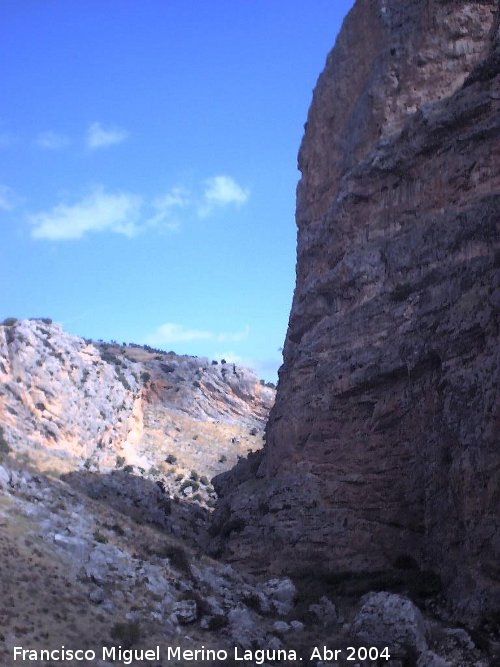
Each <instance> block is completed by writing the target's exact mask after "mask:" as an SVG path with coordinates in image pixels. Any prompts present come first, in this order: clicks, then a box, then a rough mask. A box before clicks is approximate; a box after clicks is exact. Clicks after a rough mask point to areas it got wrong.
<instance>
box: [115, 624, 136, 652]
mask: <svg viewBox="0 0 500 667" xmlns="http://www.w3.org/2000/svg"><path fill="white" fill-rule="evenodd" d="M141 635H142V633H141V626H140V625H139V623H137V621H123V622H121V623H115V624H114V625H113V627H112V628H111V638H112V639H114V640H116V641H117V642H119V644H121V646H123V648H130V647H131V646H134V644H137V643H138V642H139V640H140V639H141Z"/></svg>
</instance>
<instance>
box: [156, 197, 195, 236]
mask: <svg viewBox="0 0 500 667" xmlns="http://www.w3.org/2000/svg"><path fill="white" fill-rule="evenodd" d="M190 204H191V199H190V194H189V192H188V191H187V190H184V189H183V188H172V190H170V192H167V194H165V195H162V196H161V197H156V199H153V201H152V202H151V208H152V210H153V213H152V215H151V216H150V217H149V219H148V220H147V223H146V224H147V225H148V226H151V227H162V228H163V229H168V230H171V231H175V230H177V229H179V227H180V225H181V222H180V219H179V211H180V210H181V209H186V208H188V207H189V206H190Z"/></svg>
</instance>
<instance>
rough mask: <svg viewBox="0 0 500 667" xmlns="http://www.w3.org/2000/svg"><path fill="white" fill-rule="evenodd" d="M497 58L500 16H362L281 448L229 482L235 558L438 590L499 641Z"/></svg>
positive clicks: (311, 132) (433, 9) (336, 57)
mask: <svg viewBox="0 0 500 667" xmlns="http://www.w3.org/2000/svg"><path fill="white" fill-rule="evenodd" d="M499 53H500V32H499V8H498V3H497V2H493V1H484V2H483V1H482V2H467V1H464V0H461V1H459V2H442V1H437V0H434V1H424V0H412V1H411V2H405V3H401V2H396V1H395V0H358V2H356V4H355V6H354V8H353V10H352V11H351V13H350V14H349V16H348V17H347V19H346V21H345V23H344V26H343V29H342V31H341V33H340V35H339V37H338V39H337V43H336V46H335V48H334V49H333V51H332V52H331V53H330V55H329V56H328V60H327V64H326V67H325V70H324V72H323V73H322V75H321V76H320V78H319V81H318V84H317V86H316V89H315V92H314V97H313V102H312V106H311V109H310V112H309V116H308V122H307V125H306V131H305V136H304V140H303V143H302V147H301V150H300V154H299V167H300V169H301V172H302V178H301V181H300V184H299V187H298V193H297V225H298V259H297V283H296V289H295V294H294V300H293V305H292V311H291V315H290V322H289V328H288V333H287V338H286V343H285V348H284V365H283V367H282V369H281V371H280V380H279V385H278V392H277V399H276V403H275V406H274V408H273V409H272V411H271V415H270V420H269V423H268V427H267V442H266V445H265V448H264V450H263V452H260V453H256V454H254V455H252V456H250V457H249V458H248V459H247V460H245V461H242V462H240V464H238V465H237V466H236V468H235V470H234V471H231V472H228V473H224V474H223V475H221V476H220V477H218V478H216V480H215V486H216V488H217V490H218V492H219V495H220V496H221V497H222V501H219V504H218V510H217V513H216V516H215V523H214V525H215V530H214V532H216V530H217V527H218V526H219V527H220V529H221V530H222V531H224V526H226V525H228V523H231V522H233V523H237V524H238V525H239V526H240V529H239V530H238V532H237V533H236V532H234V533H231V534H230V536H229V539H227V538H226V537H224V539H218V538H217V536H216V537H215V538H214V550H218V552H219V553H222V554H223V555H224V556H225V557H226V558H227V559H229V560H230V561H231V562H234V563H241V564H244V565H245V566H247V567H250V568H252V569H254V570H258V569H259V568H260V569H267V568H271V569H274V571H276V572H278V571H288V572H293V571H295V572H299V573H300V572H302V573H303V574H305V575H307V574H308V573H310V572H315V573H317V575H318V576H322V577H324V578H325V580H329V581H335V582H337V584H338V585H339V586H341V585H349V584H348V582H351V583H350V585H353V583H355V585H356V586H360V587H361V588H362V587H363V586H365V587H366V590H369V589H370V587H371V586H373V583H374V581H377V586H378V587H384V586H385V587H387V586H392V587H402V588H406V589H407V590H409V588H411V586H412V585H413V584H412V581H414V580H415V579H419V580H421V581H427V582H428V584H429V586H430V587H431V588H434V589H435V592H436V591H437V590H439V591H440V592H442V593H446V596H447V600H448V602H449V603H450V604H451V610H452V612H451V613H452V614H454V615H455V618H458V619H461V620H462V622H464V623H466V624H468V625H469V626H475V627H478V628H479V627H483V626H485V625H488V626H489V627H491V625H492V624H493V626H494V627H496V628H497V630H496V632H498V614H499V612H500V576H499V570H498V563H499V562H500V495H499V494H500V491H499V489H500V485H499V470H500V468H499V449H498V426H499V424H500V400H499V392H498V383H499V380H500V346H499V344H498V343H499V325H500V322H499V309H500V268H499V257H500V241H499V239H500V228H499V220H500V166H499V165H500V159H499V158H500V70H499V63H500V61H499ZM257 545H258V547H257ZM276 554H279V557H278V558H277V557H276ZM283 563H285V564H286V565H285V566H283ZM363 581H364V584H363V583H361V582H363ZM346 582H347V583H346ZM495 619H496V620H495ZM491 641H493V643H494V641H495V640H493V638H492V639H491ZM496 641H498V640H496ZM436 664H438V663H436Z"/></svg>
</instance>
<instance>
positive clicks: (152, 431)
mask: <svg viewBox="0 0 500 667" xmlns="http://www.w3.org/2000/svg"><path fill="white" fill-rule="evenodd" d="M6 322H7V324H5V323H4V324H3V325H0V458H1V456H2V455H3V454H4V453H5V451H6V450H7V449H8V448H10V449H11V450H12V451H11V454H12V457H14V458H16V459H17V460H18V461H21V462H26V463H30V464H31V465H32V466H33V467H34V468H36V469H38V470H43V471H51V472H58V473H66V472H71V471H78V470H82V469H83V470H84V471H88V472H89V473H94V475H95V473H105V474H107V473H109V472H110V471H114V470H115V469H116V468H123V467H125V466H127V470H129V471H133V472H134V473H135V474H136V475H139V476H142V477H144V476H145V477H147V478H149V479H153V480H155V481H157V482H159V483H161V484H162V485H163V487H164V488H165V490H166V491H167V492H169V493H171V495H177V494H179V495H180V496H181V497H188V496H189V498H191V497H194V498H197V502H198V501H199V502H207V503H208V504H211V503H212V502H213V496H214V494H213V489H212V487H211V486H210V485H209V483H208V480H206V483H203V484H201V483H200V482H199V481H198V479H197V475H198V478H201V477H202V478H204V480H205V478H210V477H212V476H213V475H214V474H216V473H220V472H221V471H223V470H225V469H226V468H227V467H228V466H231V465H233V464H234V463H235V462H236V460H237V457H238V456H241V455H243V454H246V453H247V452H248V450H256V449H259V448H260V447H261V446H262V433H263V428H264V423H265V420H266V418H267V415H268V413H269V409H270V407H271V404H272V402H273V400H274V394H275V392H274V390H273V389H271V388H269V387H265V386H262V385H261V384H260V382H259V380H258V378H257V377H256V376H255V375H254V373H252V372H251V371H249V370H248V369H246V368H242V367H240V366H236V365H233V364H226V363H224V364H218V363H211V362H210V361H209V360H208V359H203V358H198V357H190V356H180V355H176V354H174V353H173V352H169V353H166V352H160V351H159V350H152V349H150V348H149V349H145V348H143V347H140V346H138V345H131V346H125V345H118V344H107V343H93V342H92V341H86V340H84V339H82V338H79V337H77V336H72V335H70V334H68V333H67V332H65V331H64V330H63V329H62V328H61V327H60V326H58V325H56V324H53V323H52V322H51V321H50V320H14V319H10V320H7V321H6ZM192 471H194V473H193V472H192ZM195 473H197V475H196V474H195ZM193 474H194V479H193Z"/></svg>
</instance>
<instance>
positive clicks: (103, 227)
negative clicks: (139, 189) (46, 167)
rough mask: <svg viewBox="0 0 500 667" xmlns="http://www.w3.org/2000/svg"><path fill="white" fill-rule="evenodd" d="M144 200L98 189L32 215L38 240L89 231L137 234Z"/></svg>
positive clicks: (74, 236)
mask: <svg viewBox="0 0 500 667" xmlns="http://www.w3.org/2000/svg"><path fill="white" fill-rule="evenodd" d="M141 204H142V200H141V198H140V197H137V196H136V195H132V194H129V193H125V192H120V193H108V192H105V191H104V189H103V188H95V189H94V190H93V192H91V194H89V195H88V196H87V197H84V198H83V199H81V200H80V201H78V202H76V203H74V204H58V205H57V206H55V207H54V208H53V209H51V210H50V211H46V212H42V213H36V214H34V215H31V216H30V218H29V221H30V223H31V224H32V225H33V230H32V232H31V235H32V237H33V238H36V239H49V240H63V239H80V238H82V236H84V235H85V234H87V233H88V232H114V233H115V234H123V235H125V236H129V237H130V236H135V234H137V233H138V231H139V226H138V224H137V221H138V217H139V212H140V208H141Z"/></svg>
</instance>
